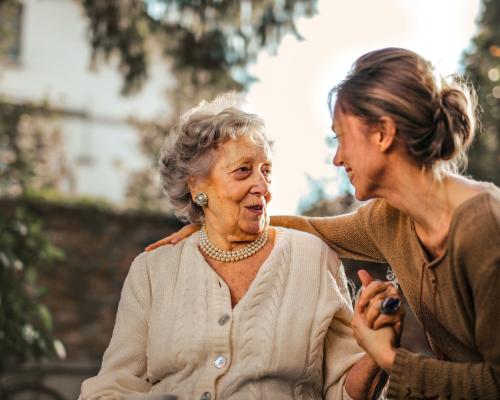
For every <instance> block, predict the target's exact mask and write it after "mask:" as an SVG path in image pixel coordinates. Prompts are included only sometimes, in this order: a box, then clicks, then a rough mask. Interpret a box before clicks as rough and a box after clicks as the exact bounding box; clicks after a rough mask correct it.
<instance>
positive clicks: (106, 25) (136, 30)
mask: <svg viewBox="0 0 500 400" xmlns="http://www.w3.org/2000/svg"><path fill="white" fill-rule="evenodd" d="M81 1H82V4H83V6H84V9H85V11H86V14H87V17H88V19H89V23H90V25H89V38H90V43H91V45H92V48H93V56H92V58H93V62H94V64H95V65H97V64H98V63H99V62H101V61H105V60H109V59H110V58H112V57H118V60H119V68H120V71H121V73H122V74H123V77H124V84H123V92H124V94H129V93H133V92H134V91H136V90H138V89H140V88H141V85H142V84H143V83H144V81H145V80H146V79H147V77H148V60H149V59H148V57H149V54H150V53H151V52H152V49H153V48H154V47H155V46H156V47H158V46H159V47H160V48H161V49H162V50H163V54H164V57H165V61H166V62H167V63H168V65H169V66H170V71H171V73H173V74H174V77H175V79H176V82H177V83H176V85H175V87H174V88H173V89H171V90H169V91H168V92H167V96H168V101H169V104H170V105H171V107H172V113H171V115H170V116H166V117H165V119H164V120H162V121H154V122H152V121H137V120H136V121H132V122H133V123H134V124H135V125H136V127H137V128H138V129H139V131H140V141H141V148H142V151H143V153H144V154H145V155H146V156H147V157H148V158H149V159H150V160H151V167H150V168H147V169H145V170H142V171H138V172H135V173H134V174H132V175H131V176H130V177H129V185H128V190H127V205H128V206H129V207H132V208H146V209H151V210H163V211H167V210H168V209H169V208H168V205H167V204H166V201H165V199H164V196H163V195H162V193H161V191H160V189H159V188H160V186H159V184H158V175H157V173H154V172H152V171H156V166H157V159H158V155H159V150H160V147H161V145H162V143H163V140H164V138H165V137H166V136H167V134H168V132H169V128H170V126H171V125H172V123H173V121H174V120H175V119H176V118H177V116H178V115H179V114H180V113H181V112H182V111H184V110H186V109H187V108H189V107H192V106H194V105H196V104H198V103H199V102H200V101H201V100H202V99H210V98H213V97H215V95H216V94H218V93H221V92H227V91H230V90H234V91H241V90H243V89H244V88H245V87H246V86H248V85H249V84H250V83H251V82H252V77H251V76H249V75H248V73H247V72H246V67H247V65H248V63H250V62H252V61H253V60H255V58H256V57H257V55H258V53H259V51H260V50H262V49H267V50H270V51H275V50H276V49H277V47H278V44H279V42H280V41H281V39H282V37H283V36H284V35H286V34H288V33H291V34H293V35H295V36H296V37H297V38H300V35H299V33H298V32H297V29H296V26H295V21H296V20H297V18H299V17H301V16H312V15H313V14H314V13H315V12H316V3H317V0H279V1H275V0H274V1H271V0H195V1H186V0H145V1H143V0H109V1H103V0H81Z"/></svg>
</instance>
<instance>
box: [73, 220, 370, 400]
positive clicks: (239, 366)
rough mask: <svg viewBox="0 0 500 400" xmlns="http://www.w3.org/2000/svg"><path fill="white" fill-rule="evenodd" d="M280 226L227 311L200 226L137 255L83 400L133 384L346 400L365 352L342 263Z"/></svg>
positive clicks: (175, 390)
mask: <svg viewBox="0 0 500 400" xmlns="http://www.w3.org/2000/svg"><path fill="white" fill-rule="evenodd" d="M277 233H278V234H277V236H276V241H275V245H274V248H273V249H272V251H271V253H270V255H269V257H268V258H267V260H266V261H265V262H264V264H263V265H262V266H261V268H260V270H259V272H258V273H257V276H256V278H255V280H254V281H253V282H252V284H251V286H250V288H249V289H248V292H247V293H246V294H245V296H244V297H243V298H242V299H241V300H240V302H239V303H238V304H237V305H236V306H235V307H234V308H232V307H231V298H230V293H229V289H228V286H227V285H226V284H225V282H224V281H223V280H222V279H221V278H220V277H219V276H218V275H217V274H216V273H215V271H214V270H213V269H212V268H211V267H210V266H209V265H208V264H207V263H206V261H205V260H204V258H203V256H202V255H201V253H200V252H199V250H198V247H197V244H198V234H194V235H192V236H191V237H189V238H188V239H186V240H184V241H182V242H180V243H179V244H176V245H174V246H164V247H161V248H159V249H157V250H155V251H152V252H150V253H142V254H140V255H139V256H138V257H137V258H136V259H135V260H134V262H133V263H132V266H131V268H130V271H129V273H128V276H127V278H126V280H125V283H124V285H123V290H122V294H121V299H120V304H119V306H118V313H117V316H116V323H115V327H114V331H113V336H112V338H111V342H110V344H109V347H108V349H107V350H106V352H105V354H104V358H103V363H102V368H101V370H100V372H99V374H98V375H97V376H96V377H94V378H90V379H87V380H86V381H85V382H84V383H83V384H82V392H81V395H80V399H81V400H93V399H106V400H111V399H113V400H114V399H121V396H122V394H125V393H137V392H142V393H147V392H149V393H169V394H175V395H177V396H178V398H179V400H184V399H186V400H187V399H202V400H213V399H269V400H279V399H304V400H305V399H322V398H325V399H346V398H349V396H348V395H347V393H346V392H345V390H344V389H343V386H344V380H345V376H346V373H347V371H348V370H349V368H350V367H351V366H352V365H353V364H354V363H355V362H356V361H357V360H358V359H359V358H360V357H361V356H362V355H363V353H362V350H361V349H360V348H359V347H358V345H357V344H356V342H355V340H354V338H353V336H352V331H351V328H350V321H351V318H352V307H351V301H350V297H349V293H348V290H347V284H346V278H345V274H344V270H343V267H342V265H341V264H340V262H339V259H338V258H337V256H336V254H335V253H334V252H333V251H332V250H331V249H330V248H329V247H328V246H327V245H326V244H324V243H323V242H322V241H321V240H320V239H318V238H316V237H314V236H312V235H310V234H307V233H303V232H298V231H294V230H288V229H284V228H279V229H278V230H277ZM215 360H217V361H218V362H215Z"/></svg>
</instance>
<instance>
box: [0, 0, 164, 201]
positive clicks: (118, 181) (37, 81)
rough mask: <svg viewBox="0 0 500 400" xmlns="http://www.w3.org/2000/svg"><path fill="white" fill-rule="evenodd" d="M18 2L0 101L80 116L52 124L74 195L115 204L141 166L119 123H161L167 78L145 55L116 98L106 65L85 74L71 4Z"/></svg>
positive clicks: (116, 79) (77, 9) (132, 139)
mask: <svg viewBox="0 0 500 400" xmlns="http://www.w3.org/2000/svg"><path fill="white" fill-rule="evenodd" d="M22 3H23V18H22V40H21V57H20V62H19V65H2V66H1V69H0V95H1V96H4V97H6V98H7V99H12V100H13V101H44V100H47V101H49V104H50V105H51V106H53V107H56V108H58V109H59V108H61V109H63V110H66V111H69V112H71V113H73V114H76V115H82V117H64V116H63V117H61V118H60V124H61V127H62V130H63V132H64V140H65V144H66V149H67V159H68V162H69V164H70V165H69V167H70V170H71V171H72V173H73V175H74V178H75V187H74V190H75V192H76V194H82V195H92V196H99V197H104V198H107V199H110V200H112V201H115V202H118V203H119V202H121V201H122V200H123V197H124V192H125V188H126V179H127V176H128V174H129V173H130V172H131V171H133V170H135V169H138V168H140V167H142V166H144V165H146V163H147V162H148V160H146V159H145V158H144V157H143V156H142V154H141V153H140V151H139V148H138V135H137V133H136V132H135V130H134V128H133V127H132V126H131V125H130V124H128V123H127V119H128V118H129V117H136V118H141V119H153V118H165V115H166V114H167V113H168V112H169V107H168V102H167V99H166V96H165V91H166V89H167V88H168V87H169V86H171V85H173V84H174V82H173V78H172V76H171V74H170V73H169V71H168V68H167V66H166V64H165V63H163V62H161V61H160V60H159V57H157V56H154V55H153V56H152V62H151V63H150V71H149V79H148V81H147V82H146V84H145V85H144V87H143V88H142V90H141V91H140V92H139V93H137V94H135V95H133V96H128V97H123V96H121V95H120V91H121V88H122V84H123V78H122V76H121V75H120V74H119V72H118V70H117V69H116V68H115V67H114V66H113V65H104V64H99V65H98V66H97V68H96V69H95V70H92V69H91V59H90V57H91V48H90V45H89V41H88V31H87V20H86V16H85V14H84V10H83V8H82V7H81V5H80V4H79V3H78V2H77V1H73V0H24V1H23V2H22ZM158 53H160V49H158ZM89 157H90V158H89ZM82 159H87V160H90V163H83V162H82Z"/></svg>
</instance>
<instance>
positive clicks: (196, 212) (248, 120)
mask: <svg viewBox="0 0 500 400" xmlns="http://www.w3.org/2000/svg"><path fill="white" fill-rule="evenodd" d="M242 107H243V102H242V99H241V98H240V97H239V96H238V95H236V94H234V93H228V94H224V95H220V96H218V97H217V98H216V99H215V100H213V101H211V102H207V101H202V102H201V103H200V104H199V105H198V106H196V107H193V108H192V109H190V110H188V111H186V112H185V113H184V114H182V115H181V117H180V119H179V122H178V123H177V124H176V125H174V126H173V128H172V129H171V130H170V132H169V135H168V137H167V139H166V140H165V143H164V145H163V148H162V151H161V157H160V179H161V185H162V188H163V190H164V192H165V193H166V195H167V196H168V199H169V201H170V203H171V205H172V207H173V208H174V211H175V214H176V215H177V216H178V217H179V218H180V219H181V220H182V221H185V222H202V221H203V220H204V214H203V209H202V208H201V207H200V206H198V205H196V204H195V203H194V202H193V200H192V198H191V193H190V191H189V186H188V179H189V177H190V176H192V177H194V178H198V179H199V178H201V179H203V178H205V177H206V176H208V174H209V172H210V169H211V168H212V166H213V165H214V163H215V160H216V153H215V150H216V149H217V148H218V147H219V146H221V145H222V144H224V143H225V142H226V141H228V140H230V139H238V138H239V137H242V136H248V137H250V138H251V139H252V140H253V142H254V143H255V144H256V145H258V146H264V147H267V148H269V149H270V148H271V147H272V142H271V141H269V139H268V138H267V137H266V135H265V132H264V121H263V120H262V119H261V118H260V117H258V116H257V115H255V114H249V113H247V112H245V111H243V110H242Z"/></svg>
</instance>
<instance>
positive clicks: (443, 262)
mask: <svg viewBox="0 0 500 400" xmlns="http://www.w3.org/2000/svg"><path fill="white" fill-rule="evenodd" d="M483 187H484V192H482V193H481V194H478V195H476V196H474V197H473V198H471V199H469V200H467V201H465V202H464V203H462V204H461V205H460V206H459V207H458V208H457V209H456V210H455V213H454V215H453V219H452V223H451V227H450V231H449V234H448V241H447V247H446V250H445V253H444V254H443V255H442V256H441V257H439V258H436V259H434V260H429V259H428V258H427V255H426V252H425V250H424V249H423V247H422V245H421V244H420V242H419V240H418V237H417V235H416V233H415V227H414V225H413V222H412V221H411V219H410V218H409V217H408V216H407V215H405V214H403V213H401V212H400V211H399V210H397V209H395V208H393V207H391V206H390V205H389V204H388V203H387V202H386V201H384V200H382V199H378V200H374V201H371V202H369V203H368V204H367V205H365V206H363V207H361V208H359V209H358V210H357V211H356V212H354V213H351V214H347V215H342V216H338V217H328V218H303V217H277V218H274V219H272V220H271V223H272V224H273V225H274V224H278V225H283V226H288V227H292V228H295V229H300V230H303V231H306V232H309V233H313V234H315V235H317V236H319V237H321V238H322V239H324V240H325V241H326V242H328V244H330V246H331V247H332V248H333V249H335V250H336V251H337V252H338V254H339V256H340V257H346V258H355V259H364V260H372V261H387V262H388V263H389V264H390V265H391V267H392V269H393V271H394V272H395V274H396V276H397V279H398V281H399V283H400V285H401V288H402V289H403V292H404V294H405V296H406V297H407V299H408V303H409V305H410V307H411V308H412V309H413V311H414V313H415V315H416V316H417V317H418V318H419V319H420V321H421V322H422V324H423V326H425V329H426V332H427V334H428V336H429V338H430V342H431V344H432V347H433V350H434V352H435V353H436V355H440V356H442V358H443V360H436V359H433V358H431V357H425V356H422V355H418V354H414V353H411V352H409V351H406V350H404V349H399V350H398V351H397V353H396V359H395V364H394V368H393V370H392V373H391V375H390V380H389V382H390V384H389V388H388V391H387V395H388V397H389V398H390V399H466V400H473V399H480V400H498V399H500V339H499V334H500V318H499V316H500V314H499V312H498V307H499V306H498V305H499V304H500V189H499V188H497V187H496V186H494V185H492V184H483ZM422 274H423V277H422ZM421 282H423V285H422V287H421V285H420V283H421ZM421 290H422V297H421V301H420V292H421Z"/></svg>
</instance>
